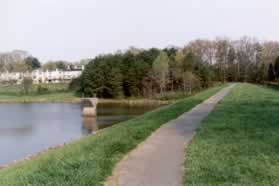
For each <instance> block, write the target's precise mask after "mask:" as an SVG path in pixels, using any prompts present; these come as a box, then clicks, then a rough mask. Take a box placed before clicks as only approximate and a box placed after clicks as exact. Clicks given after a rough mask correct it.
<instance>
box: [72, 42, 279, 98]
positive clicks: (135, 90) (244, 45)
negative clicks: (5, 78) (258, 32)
mask: <svg viewBox="0 0 279 186" xmlns="http://www.w3.org/2000/svg"><path fill="white" fill-rule="evenodd" d="M278 56H279V42H276V41H265V42H260V41H258V40H257V39H255V38H250V37H243V38H240V39H238V40H231V39H228V38H217V39H215V40H202V39H198V40H194V41H191V42H189V43H188V44H187V45H185V46H184V47H167V48H165V49H157V48H152V49H148V50H144V49H138V48H133V47H132V48H130V49H128V50H126V51H118V52H116V53H112V54H105V55H99V56H97V57H96V58H94V59H93V60H91V61H90V62H89V63H88V64H87V66H86V67H85V70H84V72H83V74H82V76H81V77H80V78H78V79H75V80H74V81H73V82H72V83H71V87H72V88H74V89H75V90H76V91H77V92H78V93H80V94H81V95H83V96H98V97H112V98H114V97H140V96H143V97H152V96H154V95H156V94H158V93H165V92H174V91H184V92H189V93H191V92H192V90H194V89H200V88H205V87H209V86H211V85H212V84H213V83H214V82H216V81H219V82H220V81H221V82H227V81H229V82H232V81H234V82H252V83H264V82H266V81H275V80H278V81H279V58H278Z"/></svg>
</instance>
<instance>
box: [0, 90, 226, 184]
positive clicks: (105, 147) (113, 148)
mask: <svg viewBox="0 0 279 186" xmlns="http://www.w3.org/2000/svg"><path fill="white" fill-rule="evenodd" d="M223 87H224V85H223V86H218V87H214V88H210V89H208V90H205V91H203V92H200V93H198V94H196V95H195V96H192V97H188V98H185V99H182V100H180V101H178V102H176V103H174V104H171V105H168V106H165V107H162V108H159V109H157V110H154V111H152V112H148V113H146V114H144V115H142V116H140V117H137V118H134V119H131V120H128V121H125V122H122V123H120V124H118V125H114V126H113V127H111V128H107V129H104V130H101V131H99V132H98V133H97V134H95V135H91V136H88V137H85V138H82V139H81V140H78V141H75V142H72V143H70V144H68V145H65V146H64V147H62V148H59V149H56V150H52V151H49V152H47V153H44V154H42V155H39V156H38V157H35V158H34V159H33V160H31V161H27V162H22V163H19V164H17V165H15V166H12V167H10V168H7V169H3V170H1V171H0V178H1V179H0V185H59V186H61V185H102V184H103V182H104V181H105V179H106V177H107V176H109V175H111V173H112V169H113V167H114V165H115V164H116V163H117V162H118V161H119V160H120V159H121V158H122V157H123V156H124V155H125V154H127V153H128V152H129V151H130V150H132V149H134V148H135V147H136V146H137V145H138V144H139V143H140V142H142V141H143V140H145V139H146V138H147V137H148V136H149V135H150V134H151V133H152V132H153V131H154V130H156V129H157V128H159V127H160V126H161V125H162V124H164V123H166V122H168V121H170V120H172V119H174V118H176V117H178V116H179V115H180V114H182V113H184V112H186V111H188V110H190V109H191V108H193V107H194V106H195V105H197V104H199V103H201V102H202V101H204V100H205V99H207V98H209V97H210V96H212V95H213V94H215V93H216V92H217V91H219V90H220V89H222V88H223Z"/></svg>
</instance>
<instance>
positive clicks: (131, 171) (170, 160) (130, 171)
mask: <svg viewBox="0 0 279 186" xmlns="http://www.w3.org/2000/svg"><path fill="white" fill-rule="evenodd" d="M233 86H234V85H231V86H229V87H226V88H224V89H223V90H221V91H220V92H218V93H217V94H216V95H214V96H213V97H211V98H209V99H208V100H206V101H205V102H203V103H201V104H199V105H197V106H196V107H195V108H193V109H192V110H191V111H189V112H187V113H184V114H182V115H181V116H180V117H179V118H177V119H175V120H173V121H170V122H169V123H167V124H166V125H163V126H162V127H161V128H160V129H158V130H157V131H156V132H154V133H153V134H152V135H151V136H150V137H149V138H148V139H147V140H146V141H145V142H144V143H142V144H141V145H140V146H139V147H138V148H137V149H136V150H134V151H132V152H131V153H130V154H128V156H126V157H125V158H124V159H123V160H122V161H121V162H120V163H119V164H118V165H117V166H116V168H115V170H114V173H113V176H112V177H110V178H109V179H108V181H107V183H106V184H105V185H106V186H180V185H182V178H183V170H182V167H183V162H184V155H185V152H184V145H185V143H186V144H187V143H188V142H189V141H190V140H191V138H192V136H193V132H194V130H195V129H196V127H197V126H198V125H199V123H200V122H201V121H202V120H203V119H204V118H205V117H206V116H207V115H208V113H209V112H211V110H212V109H213V108H214V106H215V105H216V104H217V103H218V102H219V101H220V100H222V99H223V97H224V96H225V95H227V94H228V93H229V91H230V90H231V89H232V87H233Z"/></svg>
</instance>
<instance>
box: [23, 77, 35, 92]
mask: <svg viewBox="0 0 279 186" xmlns="http://www.w3.org/2000/svg"><path fill="white" fill-rule="evenodd" d="M32 84H33V80H32V78H30V77H24V78H23V80H22V88H23V93H24V94H26V95H27V94H29V91H30V89H31V88H32Z"/></svg>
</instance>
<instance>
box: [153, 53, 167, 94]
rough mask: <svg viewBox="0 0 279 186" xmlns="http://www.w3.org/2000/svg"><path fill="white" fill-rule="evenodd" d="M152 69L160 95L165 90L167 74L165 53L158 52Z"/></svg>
mask: <svg viewBox="0 0 279 186" xmlns="http://www.w3.org/2000/svg"><path fill="white" fill-rule="evenodd" d="M152 69H153V73H154V75H155V77H156V80H157V83H158V84H159V87H160V93H162V92H163V91H164V90H165V88H166V85H167V79H168V74H169V57H168V55H167V53H166V52H163V51H161V52H160V54H159V55H158V57H157V58H156V59H155V61H154V62H153V65H152Z"/></svg>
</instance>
